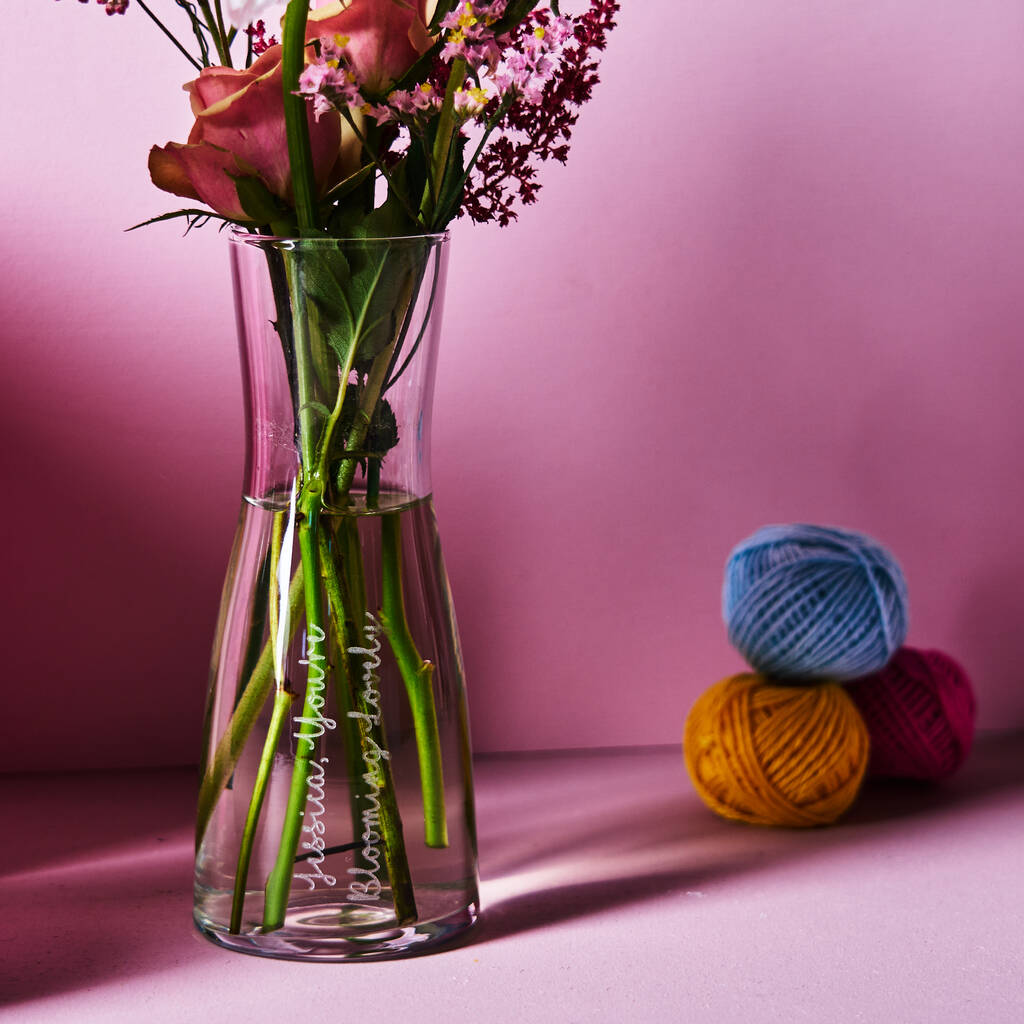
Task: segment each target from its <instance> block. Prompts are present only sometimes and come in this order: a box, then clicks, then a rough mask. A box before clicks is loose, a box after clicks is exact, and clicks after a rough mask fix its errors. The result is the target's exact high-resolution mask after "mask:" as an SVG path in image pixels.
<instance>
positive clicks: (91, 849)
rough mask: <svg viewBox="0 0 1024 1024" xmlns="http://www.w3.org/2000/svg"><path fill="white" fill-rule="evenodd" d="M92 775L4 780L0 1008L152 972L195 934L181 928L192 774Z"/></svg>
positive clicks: (188, 905)
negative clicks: (2, 926) (4, 837)
mask: <svg viewBox="0 0 1024 1024" xmlns="http://www.w3.org/2000/svg"><path fill="white" fill-rule="evenodd" d="M100 781H102V783H103V784H102V785H98V784H97V782H98V779H97V777H96V776H88V775H83V776H63V777H61V778H59V779H58V778H56V777H53V778H49V777H45V776H43V777H39V776H34V777H31V778H29V777H27V776H26V777H22V778H21V779H5V780H4V784H3V792H2V796H0V813H3V815H4V819H5V821H6V822H7V823H8V825H10V823H11V822H12V821H16V822H17V823H18V826H17V830H16V831H15V830H13V829H10V828H9V829H8V832H7V843H6V845H7V847H8V848H7V849H6V851H5V854H4V858H5V864H4V873H3V875H2V876H0V904H2V906H3V908H4V934H5V937H6V941H5V942H4V943H3V949H2V957H0V1006H11V1005H13V1004H15V1003H27V1002H29V1001H32V1000H36V999H43V998H47V997H52V996H56V995H60V994H62V993H66V992H72V991H78V990H82V989H86V988H90V987H94V986H97V985H107V984H112V983H114V984H116V983H117V982H118V981H120V980H125V979H128V978H131V977H136V976H138V975H140V974H146V973H150V972H153V971H159V970H163V969H165V968H166V967H169V966H174V965H175V964H176V963H178V962H180V961H181V959H182V956H183V955H185V954H187V952H188V949H187V948H186V947H189V946H190V944H191V943H193V942H198V941H201V940H199V939H198V937H196V936H194V935H193V933H192V928H191V917H192V898H191V894H192V828H193V826H192V820H193V816H194V807H193V805H194V791H195V770H194V769H192V770H184V771H180V770H175V771H168V772H152V771H150V772H145V773H137V774H135V775H128V774H125V775H122V776H113V775H111V776H104V777H103V779H102V780H100ZM58 791H59V794H60V797H61V799H60V800H59V801H58V800H57V799H56V797H57V795H58ZM19 796H20V799H19ZM55 808H59V811H55Z"/></svg>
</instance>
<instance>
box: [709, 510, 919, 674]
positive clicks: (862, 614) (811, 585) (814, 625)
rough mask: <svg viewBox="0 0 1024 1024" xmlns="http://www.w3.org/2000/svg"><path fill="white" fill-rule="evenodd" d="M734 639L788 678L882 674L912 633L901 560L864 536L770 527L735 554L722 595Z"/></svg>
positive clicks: (757, 661) (767, 669)
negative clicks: (884, 667)
mask: <svg viewBox="0 0 1024 1024" xmlns="http://www.w3.org/2000/svg"><path fill="white" fill-rule="evenodd" d="M722 614H723V617H724V618H725V622H726V626H727V628H728V631H729V640H730V642H731V643H732V644H733V645H734V646H735V647H736V649H737V650H738V651H739V652H740V653H741V654H742V655H743V656H744V658H746V660H747V661H748V662H749V663H750V665H751V666H752V667H753V668H755V669H756V670H757V671H758V672H761V673H763V674H764V675H769V676H773V677H775V678H778V679H783V680H815V679H828V680H832V681H836V680H846V679H856V678H857V677H858V676H864V675H868V674H869V673H871V672H877V671H878V670H879V669H880V668H882V666H883V665H885V663H886V662H887V661H888V660H889V659H890V658H891V657H892V656H893V654H895V652H896V650H897V648H898V647H899V646H900V644H902V643H903V640H904V638H905V637H906V633H907V585H906V581H905V580H904V578H903V572H902V570H901V569H900V567H899V564H898V563H897V562H896V559H895V558H893V556H892V555H891V554H890V553H889V552H888V551H887V550H886V549H885V548H884V547H882V545H881V544H878V543H877V542H876V541H873V540H872V539H871V538H870V537H865V536H864V535H863V534H860V533H854V532H852V531H849V530H839V529H835V528H833V527H826V526H809V525H804V524H793V525H789V526H765V527H762V528H761V529H760V530H758V531H757V532H756V533H755V534H753V536H751V537H748V538H747V539H746V540H745V541H743V542H742V543H741V544H739V545H737V547H735V548H734V549H733V551H732V553H731V554H730V555H729V560H728V563H727V565H726V570H725V586H724V588H723V591H722Z"/></svg>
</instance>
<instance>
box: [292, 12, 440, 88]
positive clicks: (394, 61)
mask: <svg viewBox="0 0 1024 1024" xmlns="http://www.w3.org/2000/svg"><path fill="white" fill-rule="evenodd" d="M428 5H429V6H430V7H433V2H432V0H333V2H331V3H326V4H323V5H322V6H320V7H318V9H317V10H315V11H312V12H311V13H310V15H309V21H308V22H307V26H306V38H307V39H308V40H314V39H319V38H320V37H321V36H334V35H340V36H347V37H348V43H347V44H346V45H345V49H346V50H347V52H348V55H349V58H350V59H351V62H352V70H353V72H354V73H355V76H356V79H357V80H358V82H359V84H360V85H361V86H363V87H364V88H365V89H366V90H367V92H370V93H377V94H381V93H383V92H385V91H386V90H387V88H388V86H389V85H391V84H392V83H393V82H394V81H396V80H397V79H398V78H401V76H402V75H403V74H404V73H405V72H406V71H408V70H409V68H411V67H412V65H413V64H414V63H415V62H416V60H417V58H418V57H419V56H420V54H422V53H423V52H424V51H426V50H428V49H429V48H430V46H431V44H432V43H433V40H432V39H431V38H430V36H429V35H428V34H427V29H426V21H427V10H428Z"/></svg>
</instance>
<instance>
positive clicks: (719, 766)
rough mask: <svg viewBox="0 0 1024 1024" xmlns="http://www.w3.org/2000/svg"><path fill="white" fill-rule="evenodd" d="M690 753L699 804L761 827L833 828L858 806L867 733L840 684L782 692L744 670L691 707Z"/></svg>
mask: <svg viewBox="0 0 1024 1024" xmlns="http://www.w3.org/2000/svg"><path fill="white" fill-rule="evenodd" d="M683 756H684V757H685V759H686V768H687V770H688V771H689V773H690V778H691V779H692V780H693V785H694V787H695V788H696V790H697V792H698V793H699V794H700V797H701V799H702V800H703V801H704V802H705V803H706V804H707V805H708V807H710V808H711V809H712V810H713V811H715V812H716V813H717V814H720V815H722V816H723V817H725V818H733V819H736V820H737V821H747V822H751V823H752V824H755V825H790V826H796V827H803V828H806V827H810V826H813V825H829V824H831V823H832V822H833V821H835V820H836V819H837V818H838V817H839V816H840V815H841V814H842V813H843V812H844V811H845V810H846V809H847V808H848V807H849V806H850V804H852V803H853V800H854V797H855V796H856V795H857V790H858V789H859V788H860V784H861V782H862V780H863V779H864V774H865V772H866V770H867V766H868V731H867V727H866V726H865V725H864V720H863V719H862V718H861V716H860V713H859V712H858V711H857V708H856V706H855V705H854V703H853V701H852V700H851V699H850V697H849V696H848V695H847V693H846V691H845V690H844V689H843V688H842V687H841V686H839V685H838V684H836V683H821V684H818V685H815V686H777V685H775V684H774V683H772V682H771V681H770V680H768V679H766V678H765V677H764V676H761V675H755V674H753V673H743V674H740V675H735V676H730V677H729V678H728V679H723V680H722V681H721V682H720V683H716V684H715V685H714V686H712V687H711V689H709V690H707V691H706V692H705V693H703V694H702V695H701V696H700V697H699V698H698V699H697V702H696V703H695V704H694V705H693V707H692V708H691V710H690V713H689V715H688V716H687V718H686V725H685V727H684V730H683Z"/></svg>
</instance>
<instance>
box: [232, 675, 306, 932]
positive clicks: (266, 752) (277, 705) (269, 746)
mask: <svg viewBox="0 0 1024 1024" xmlns="http://www.w3.org/2000/svg"><path fill="white" fill-rule="evenodd" d="M291 705H292V696H291V694H290V693H289V692H288V691H287V690H283V689H282V690H278V691H277V693H276V694H275V695H274V711H273V714H272V715H271V717H270V727H269V728H268V729H267V738H266V739H265V740H264V741H263V752H262V753H261V754H260V764H259V768H258V769H257V771H256V782H255V783H254V784H253V788H252V799H251V800H250V801H249V811H248V813H247V814H246V816H245V828H244V829H243V830H242V844H241V847H240V849H239V851H238V867H237V868H236V869H235V890H234V892H233V893H232V895H231V924H230V925H229V927H228V932H229V933H230V934H231V935H237V934H238V933H239V931H241V928H242V909H243V907H244V904H245V888H246V881H247V879H248V877H249V863H250V861H251V860H252V847H253V841H254V840H255V838H256V825H257V824H258V822H259V818H260V811H261V810H262V808H263V799H264V797H265V796H266V795H267V783H268V782H269V781H270V769H271V768H272V767H273V764H274V752H275V751H276V750H277V744H278V742H279V741H280V739H281V729H282V728H283V726H284V723H285V722H286V721H287V718H288V709H289V708H290V707H291Z"/></svg>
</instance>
